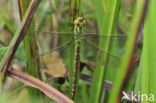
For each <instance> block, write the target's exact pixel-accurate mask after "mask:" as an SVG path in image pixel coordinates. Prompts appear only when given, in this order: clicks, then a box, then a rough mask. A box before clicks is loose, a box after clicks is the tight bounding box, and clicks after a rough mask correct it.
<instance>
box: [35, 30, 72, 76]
mask: <svg viewBox="0 0 156 103" xmlns="http://www.w3.org/2000/svg"><path fill="white" fill-rule="evenodd" d="M35 33H36V34H37V44H38V46H39V52H40V54H39V58H40V61H41V63H40V64H41V67H42V68H43V71H44V72H45V73H46V76H47V77H48V76H52V77H54V78H57V77H64V76H65V74H66V65H65V58H68V57H67V56H68V55H67V54H66V52H67V51H69V49H70V48H71V47H72V46H73V43H74V38H73V35H72V34H71V33H61V34H60V33H51V32H35Z"/></svg>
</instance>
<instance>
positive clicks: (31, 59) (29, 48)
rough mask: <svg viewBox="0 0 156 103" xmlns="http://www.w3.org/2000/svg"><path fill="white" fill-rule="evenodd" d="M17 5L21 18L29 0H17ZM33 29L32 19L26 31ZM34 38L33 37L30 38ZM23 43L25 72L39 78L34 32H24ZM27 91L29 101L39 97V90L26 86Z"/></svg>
mask: <svg viewBox="0 0 156 103" xmlns="http://www.w3.org/2000/svg"><path fill="white" fill-rule="evenodd" d="M19 4H20V5H19V7H20V17H21V19H22V18H23V16H24V14H25V12H26V10H27V8H28V5H29V2H28V0H19ZM34 30H35V22H34V19H32V21H31V24H30V27H29V29H28V31H30V32H31V31H34ZM31 38H34V39H31ZM24 43H25V53H26V62H27V72H28V74H30V75H31V76H34V77H36V78H39V79H41V74H40V70H39V69H40V68H39V67H40V66H39V64H40V63H39V60H37V59H38V54H37V52H38V51H37V49H36V48H38V47H36V46H37V45H36V39H35V34H34V33H29V34H26V36H25V39H24ZM28 93H29V97H31V98H30V99H31V101H32V102H33V100H34V98H38V99H39V98H41V92H40V91H39V90H38V89H36V88H33V87H28Z"/></svg>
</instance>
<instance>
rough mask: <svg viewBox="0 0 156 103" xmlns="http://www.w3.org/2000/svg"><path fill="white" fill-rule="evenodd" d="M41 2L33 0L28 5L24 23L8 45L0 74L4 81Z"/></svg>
mask: <svg viewBox="0 0 156 103" xmlns="http://www.w3.org/2000/svg"><path fill="white" fill-rule="evenodd" d="M39 3H40V0H33V1H32V2H31V3H30V6H29V7H28V10H27V12H26V14H25V16H24V18H23V22H22V24H21V25H20V26H19V27H18V28H17V31H16V33H15V35H14V37H13V39H12V41H11V43H10V45H9V47H8V50H7V51H6V53H5V55H4V57H3V58H2V62H1V64H0V69H1V73H0V76H1V80H2V81H4V79H5V73H6V70H7V69H8V67H9V65H10V63H11V60H12V58H13V56H14V54H15V51H16V49H17V48H18V46H19V44H20V42H21V41H22V39H23V37H24V36H25V33H26V31H27V29H28V27H29V23H30V22H31V19H32V17H33V15H34V13H35V11H36V9H37V6H38V4H39ZM34 4H35V5H34Z"/></svg>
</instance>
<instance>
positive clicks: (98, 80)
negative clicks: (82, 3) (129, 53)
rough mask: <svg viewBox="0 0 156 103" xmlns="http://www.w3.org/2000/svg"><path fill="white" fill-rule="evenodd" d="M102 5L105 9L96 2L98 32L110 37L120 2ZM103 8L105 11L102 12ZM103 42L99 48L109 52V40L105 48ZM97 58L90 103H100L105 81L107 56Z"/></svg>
mask: <svg viewBox="0 0 156 103" xmlns="http://www.w3.org/2000/svg"><path fill="white" fill-rule="evenodd" d="M104 4H105V6H106V7H104V6H103V5H102V3H101V0H96V8H97V10H96V13H97V22H98V30H99V33H100V34H108V35H111V34H112V33H114V31H115V24H116V19H117V14H118V10H119V4H120V1H114V0H109V1H107V2H106V1H105V2H104ZM104 8H105V9H106V10H104ZM110 14H111V15H110ZM104 42H105V41H104V40H102V39H100V44H99V46H100V48H104V49H105V51H109V49H111V47H110V42H111V38H108V39H107V42H106V43H107V44H106V47H105V46H104ZM98 56H99V58H98V59H97V61H96V62H97V63H96V69H95V73H94V76H93V83H92V88H91V96H90V98H91V101H90V102H91V103H99V102H100V100H101V94H102V90H103V84H104V80H105V71H106V66H103V63H104V61H106V60H107V56H104V53H99V54H98Z"/></svg>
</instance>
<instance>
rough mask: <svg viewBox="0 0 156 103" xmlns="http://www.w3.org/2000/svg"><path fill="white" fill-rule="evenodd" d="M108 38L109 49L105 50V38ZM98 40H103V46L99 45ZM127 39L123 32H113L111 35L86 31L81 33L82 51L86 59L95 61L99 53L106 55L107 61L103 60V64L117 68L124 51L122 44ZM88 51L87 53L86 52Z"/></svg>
mask: <svg viewBox="0 0 156 103" xmlns="http://www.w3.org/2000/svg"><path fill="white" fill-rule="evenodd" d="M108 39H110V42H109V49H108V50H107V51H106V47H107V43H106V42H107V40H108ZM100 40H103V47H100V46H99V42H100ZM126 40H127V36H126V35H124V34H113V35H111V36H107V35H103V36H100V35H98V34H91V33H86V34H84V35H83V42H82V44H83V47H82V48H84V49H83V50H84V51H82V52H83V53H85V54H84V56H86V57H85V59H86V60H90V61H95V62H96V60H97V59H98V57H99V56H101V55H99V54H104V56H107V58H108V59H107V62H106V61H103V64H104V65H107V66H109V67H111V68H117V66H118V65H119V63H120V61H121V57H122V54H123V52H124V47H125V46H124V45H125V42H126ZM87 52H88V53H87Z"/></svg>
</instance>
